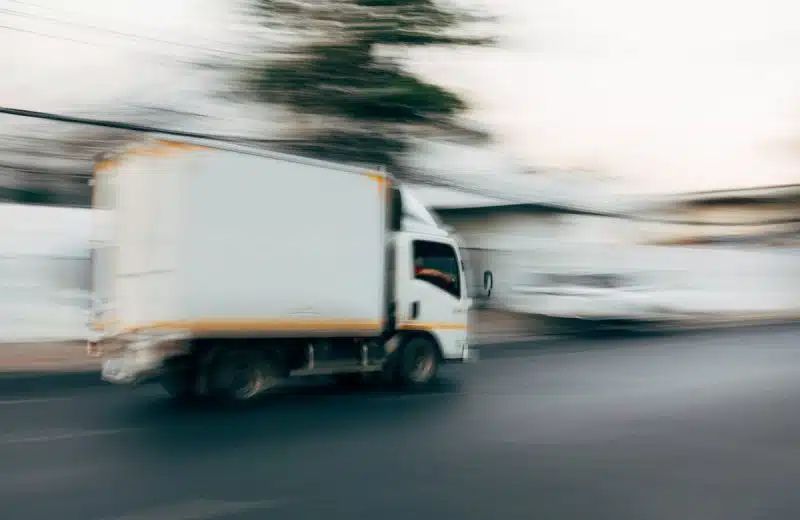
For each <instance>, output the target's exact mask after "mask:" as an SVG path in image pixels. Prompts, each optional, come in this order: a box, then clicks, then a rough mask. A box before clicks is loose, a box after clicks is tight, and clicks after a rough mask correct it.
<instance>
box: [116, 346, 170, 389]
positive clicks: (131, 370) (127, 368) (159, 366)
mask: <svg viewBox="0 0 800 520" xmlns="http://www.w3.org/2000/svg"><path fill="white" fill-rule="evenodd" d="M129 354H130V353H129V352H126V353H125V354H124V355H122V356H117V357H110V358H107V359H104V360H103V364H102V371H101V377H102V379H103V380H104V381H106V382H108V383H113V384H116V385H140V384H143V383H146V382H148V381H151V380H153V379H156V378H157V377H158V376H159V375H160V374H161V373H162V372H163V366H164V362H163V360H137V359H136V358H135V356H131V355H129Z"/></svg>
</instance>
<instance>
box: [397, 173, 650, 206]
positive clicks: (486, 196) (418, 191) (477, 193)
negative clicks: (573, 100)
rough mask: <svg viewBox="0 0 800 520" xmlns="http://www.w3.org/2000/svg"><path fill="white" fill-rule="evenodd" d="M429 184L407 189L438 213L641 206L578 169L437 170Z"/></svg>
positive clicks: (411, 186)
mask: <svg viewBox="0 0 800 520" xmlns="http://www.w3.org/2000/svg"><path fill="white" fill-rule="evenodd" d="M430 182H431V184H421V183H417V184H411V185H409V188H410V189H411V190H412V192H413V193H414V194H415V196H416V197H417V198H418V199H419V200H420V201H422V202H423V203H424V204H425V205H426V206H428V207H430V208H432V209H434V210H437V211H447V210H461V209H490V208H501V207H515V206H516V207H520V206H528V207H536V208H540V209H542V208H545V209H550V210H552V211H560V212H566V213H594V214H609V215H620V214H621V215H624V214H630V213H635V212H638V211H641V210H642V209H644V206H643V204H642V203H641V202H638V201H635V200H634V199H632V198H629V197H624V196H621V195H618V194H615V193H614V190H613V188H612V187H611V186H609V185H608V184H606V183H605V181H603V180H601V179H595V178H592V177H589V176H584V175H582V174H580V172H575V173H574V174H571V173H565V172H557V173H535V174H521V173H517V174H513V173H502V174H500V173H498V174H464V175H458V176H455V175H453V176H445V175H441V174H440V175H436V176H435V177H430Z"/></svg>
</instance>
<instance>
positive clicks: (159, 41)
mask: <svg viewBox="0 0 800 520" xmlns="http://www.w3.org/2000/svg"><path fill="white" fill-rule="evenodd" d="M0 12H4V13H6V14H10V15H12V16H18V17H23V18H28V19H34V20H36V19H38V20H43V21H47V22H52V23H58V24H63V25H70V26H73V27H80V28H82V29H89V30H93V31H100V32H105V33H108V34H112V35H115V36H118V37H119V36H121V37H124V38H130V39H134V40H141V41H149V42H152V43H157V44H159V45H173V46H176V47H183V48H186V49H192V50H199V51H203V52H207V53H211V54H227V55H231V56H241V57H246V55H245V54H242V53H237V52H232V51H226V50H222V49H212V48H209V47H204V46H200V45H194V44H190V43H182V42H176V41H172V40H164V39H161V38H154V37H151V36H145V35H141V34H136V33H131V32H126V31H120V30H116V29H110V28H107V27H101V26H98V25H92V24H87V23H82V22H75V21H71V20H63V19H60V18H55V17H52V16H43V15H40V14H33V13H25V12H22V11H18V10H15V9H0ZM3 27H4V28H6V29H10V30H19V31H22V32H32V33H34V34H40V35H42V36H51V37H57V36H52V35H47V34H44V33H36V32H35V31H29V30H25V29H19V28H15V27H10V26H3ZM70 41H77V42H81V41H80V40H72V39H70ZM86 43H88V42H86Z"/></svg>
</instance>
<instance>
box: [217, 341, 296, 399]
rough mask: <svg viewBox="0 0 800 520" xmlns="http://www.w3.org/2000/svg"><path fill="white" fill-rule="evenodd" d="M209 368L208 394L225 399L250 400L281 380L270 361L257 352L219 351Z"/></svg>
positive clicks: (278, 372)
mask: <svg viewBox="0 0 800 520" xmlns="http://www.w3.org/2000/svg"><path fill="white" fill-rule="evenodd" d="M209 370H210V374H209V388H210V390H211V394H212V395H213V396H214V397H217V398H220V399H222V400H223V401H227V402H237V403H244V402H249V401H252V400H254V399H255V398H257V397H258V396H260V395H261V394H263V393H264V392H265V391H267V390H269V389H271V388H274V387H275V386H277V385H278V384H279V383H280V380H281V377H280V371H279V370H278V369H277V367H276V366H275V365H274V363H272V362H270V361H269V360H268V359H267V358H265V357H264V356H263V355H261V353H259V352H257V351H248V350H230V351H225V352H221V353H220V354H218V355H217V356H216V358H215V360H214V361H213V363H212V364H211V366H210V367H209Z"/></svg>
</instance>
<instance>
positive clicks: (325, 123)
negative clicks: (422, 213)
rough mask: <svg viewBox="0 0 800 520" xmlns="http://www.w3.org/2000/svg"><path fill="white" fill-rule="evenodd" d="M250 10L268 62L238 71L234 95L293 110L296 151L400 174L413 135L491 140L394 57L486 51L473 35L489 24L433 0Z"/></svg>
mask: <svg viewBox="0 0 800 520" xmlns="http://www.w3.org/2000/svg"><path fill="white" fill-rule="evenodd" d="M252 7H253V10H252V11H251V12H252V13H254V15H255V16H256V17H257V19H258V20H259V22H260V23H261V24H262V25H263V27H264V28H265V29H266V31H267V33H268V35H269V39H270V40H271V41H272V42H275V43H273V45H272V48H271V52H270V54H269V58H266V59H265V58H261V59H259V60H254V61H253V62H251V63H248V64H246V65H245V66H244V67H242V68H241V69H239V73H240V74H241V75H240V76H239V79H240V81H239V82H238V83H237V87H238V92H237V93H238V94H240V95H244V96H246V97H249V98H250V99H254V100H257V101H260V102H265V103H268V104H275V105H281V106H284V107H287V108H289V109H290V110H291V112H292V114H293V117H294V121H295V124H294V125H293V128H292V129H290V130H289V131H288V132H287V134H290V135H287V136H286V137H290V138H291V139H292V144H291V145H287V146H288V147H289V148H290V150H291V151H294V152H299V153H304V154H310V155H313V156H318V157H322V158H332V159H340V160H341V159H344V160H349V161H356V162H364V163H378V164H382V165H387V166H389V167H390V168H393V169H394V170H395V171H397V170H399V169H401V167H402V164H401V163H402V161H401V158H402V154H403V153H404V152H406V151H407V150H408V148H409V146H410V141H411V139H412V138H413V137H423V138H424V137H431V136H440V137H453V136H458V137H469V138H475V137H478V138H480V139H486V138H487V136H486V135H485V134H483V133H481V132H479V131H475V130H471V129H469V128H467V127H465V126H463V125H461V124H459V122H458V119H457V118H458V116H459V115H460V114H462V113H463V112H464V111H465V110H466V109H467V104H466V102H465V101H464V100H462V99H461V98H459V96H457V95H456V94H454V93H452V92H449V91H447V90H446V89H444V88H442V87H440V86H438V85H435V84H433V83H430V82H427V81H425V80H424V79H422V78H419V77H417V76H415V75H414V74H412V73H410V72H408V71H407V70H405V69H404V68H403V55H402V52H401V53H400V55H398V54H397V51H398V50H401V51H402V50H407V49H409V48H412V47H421V46H430V45H437V46H442V45H446V46H465V45H468V46H477V45H487V44H490V43H491V41H492V40H491V39H490V38H487V37H481V36H474V35H470V34H468V31H469V30H470V29H471V28H476V27H477V28H480V26H481V24H483V23H485V22H487V21H488V20H489V19H488V17H482V16H476V15H474V14H472V13H469V12H464V11H461V10H458V9H456V8H455V7H452V6H445V5H444V4H443V3H442V2H441V1H436V0H315V1H311V0H309V1H300V0H255V3H254V4H253V5H252ZM392 51H394V52H392ZM298 139H299V140H300V141H301V142H300V143H298Z"/></svg>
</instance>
